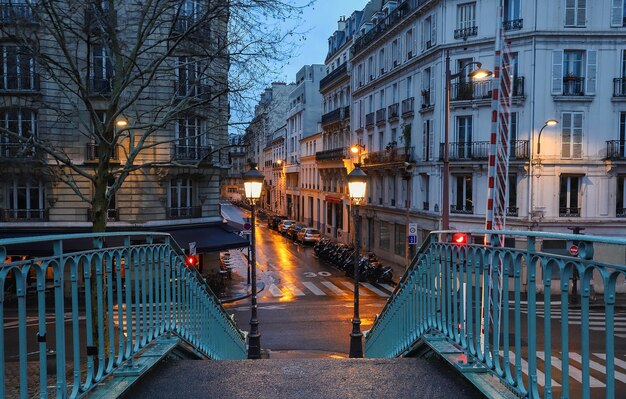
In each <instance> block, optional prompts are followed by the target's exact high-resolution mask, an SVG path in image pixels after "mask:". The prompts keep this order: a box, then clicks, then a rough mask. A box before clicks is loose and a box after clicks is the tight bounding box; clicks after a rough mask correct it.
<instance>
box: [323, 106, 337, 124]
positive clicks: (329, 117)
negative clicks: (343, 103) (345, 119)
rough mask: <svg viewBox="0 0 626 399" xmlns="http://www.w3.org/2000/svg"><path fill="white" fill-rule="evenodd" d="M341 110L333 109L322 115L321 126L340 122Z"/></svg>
mask: <svg viewBox="0 0 626 399" xmlns="http://www.w3.org/2000/svg"><path fill="white" fill-rule="evenodd" d="M341 111H342V108H337V109H334V110H332V111H330V112H327V113H325V114H324V115H322V126H324V125H328V124H330V123H334V122H339V121H341Z"/></svg>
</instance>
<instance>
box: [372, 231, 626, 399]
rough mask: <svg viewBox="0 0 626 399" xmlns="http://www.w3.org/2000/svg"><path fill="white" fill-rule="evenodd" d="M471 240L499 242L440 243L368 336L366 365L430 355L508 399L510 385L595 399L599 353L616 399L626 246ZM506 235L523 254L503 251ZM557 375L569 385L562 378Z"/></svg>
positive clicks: (421, 259)
mask: <svg viewBox="0 0 626 399" xmlns="http://www.w3.org/2000/svg"><path fill="white" fill-rule="evenodd" d="M462 233H465V234H467V236H468V238H469V237H471V235H473V236H474V237H475V238H480V239H479V240H476V241H480V242H482V241H483V240H482V238H483V237H485V235H489V234H490V235H491V238H492V240H491V241H490V242H491V245H489V246H488V245H483V244H471V243H469V242H471V241H472V240H465V242H466V244H462V245H459V244H455V243H453V242H452V236H453V235H454V234H459V231H438V232H433V233H431V234H430V235H429V236H428V237H427V238H426V240H425V241H424V243H423V245H422V246H421V247H420V249H419V251H418V253H417V255H416V256H415V258H414V259H413V261H412V262H411V265H410V266H409V268H408V270H407V272H406V273H405V274H404V276H403V277H402V279H401V280H400V282H399V284H398V285H397V286H396V289H395V291H394V293H393V294H392V296H391V297H390V299H389V301H388V302H387V304H386V305H385V307H384V309H383V311H382V312H381V313H380V315H379V316H378V317H377V318H376V320H375V322H374V324H373V326H372V328H371V330H370V331H369V332H368V333H367V335H366V340H365V353H366V356H367V357H369V358H381V357H399V356H405V355H410V354H411V353H420V351H422V350H424V349H428V348H430V349H431V350H433V351H435V352H437V353H439V354H440V355H441V356H442V357H443V358H444V359H447V360H448V361H450V362H451V363H453V364H454V365H455V367H456V368H457V369H458V370H459V371H461V373H463V374H464V375H465V377H466V378H468V379H469V380H470V381H472V382H473V383H475V384H476V385H477V386H483V387H484V386H485V385H484V384H487V383H488V384H490V385H491V386H492V387H493V386H494V385H493V384H494V382H495V383H496V384H499V385H500V386H499V390H500V391H501V392H502V391H504V392H506V391H507V389H506V388H504V387H503V386H502V385H504V386H506V387H507V388H508V389H509V390H510V391H512V393H513V394H515V395H517V396H519V397H532V398H539V397H545V398H551V397H552V394H553V390H554V389H558V390H559V391H560V397H564V398H566V397H582V398H589V397H590V389H591V385H592V384H593V383H594V382H595V381H597V380H596V379H595V378H594V377H593V376H592V375H591V373H590V368H593V367H594V366H593V362H590V353H591V350H593V352H594V355H598V356H600V357H601V358H602V359H603V360H605V365H603V366H602V367H604V370H605V371H606V372H605V374H604V377H605V378H604V379H603V380H602V387H603V389H604V391H603V394H602V397H606V398H615V397H616V392H615V379H616V375H615V374H616V370H615V363H616V361H615V349H616V342H615V341H616V336H615V334H616V329H615V320H614V319H615V310H616V293H617V289H618V285H619V286H621V285H622V284H623V281H624V277H625V275H626V266H625V265H624V264H623V259H624V257H623V256H622V257H621V259H622V262H620V261H619V259H620V257H619V256H618V257H616V256H615V254H618V253H619V254H623V253H624V252H625V251H626V239H616V238H610V237H597V236H587V235H573V234H557V233H544V232H523V231H486V230H476V231H470V232H462ZM496 234H500V235H501V236H502V237H503V238H504V239H505V240H504V241H505V242H506V241H511V240H514V241H515V242H516V248H510V247H501V246H499V240H498V237H497V236H496ZM544 240H546V241H547V240H549V241H552V242H554V241H555V240H558V241H561V242H563V243H564V244H565V246H566V247H567V246H569V247H570V251H569V253H573V254H574V255H570V254H569V253H567V251H564V253H563V254H554V253H548V252H543V251H542V249H541V248H542V245H541V242H542V241H544ZM522 242H523V243H525V245H524V246H523V247H520V246H521V243H522ZM573 243H576V244H577V247H576V251H572V244H573ZM616 262H617V263H616ZM490 274H491V275H490ZM499 281H501V282H502V283H501V284H500V283H498V282H499ZM574 287H577V288H574ZM596 295H598V297H597V299H596V302H595V303H596V304H595V307H594V312H595V316H593V320H595V321H594V324H593V326H594V327H593V328H595V329H597V331H598V332H596V333H593V337H592V336H591V335H592V333H591V332H590V302H592V301H593V300H594V296H596ZM574 302H576V305H573V304H572V303H574ZM618 304H619V302H618ZM598 312H599V313H600V314H598ZM572 314H574V315H580V316H579V317H580V322H579V323H580V328H579V331H576V330H575V329H574V328H575V326H574V327H573V325H572V324H570V323H569V322H568V320H569V317H570V316H571V315H572ZM482 315H484V317H483V316H482ZM572 317H574V316H572ZM598 320H601V324H602V325H601V326H598V325H597V321H598ZM591 344H593V345H594V349H591V348H590V346H591ZM538 359H540V360H541V362H539V361H538ZM553 366H554V367H556V368H558V369H560V370H561V372H560V375H555V374H553V373H552V367H553ZM596 368H597V366H596ZM579 369H581V370H579ZM574 373H575V374H574ZM573 375H576V379H572V378H570V376H573ZM559 385H560V386H559ZM604 385H606V387H605V388H604ZM596 386H597V385H596ZM496 389H498V388H496ZM572 391H573V392H572ZM495 392H496V390H493V391H492V393H495Z"/></svg>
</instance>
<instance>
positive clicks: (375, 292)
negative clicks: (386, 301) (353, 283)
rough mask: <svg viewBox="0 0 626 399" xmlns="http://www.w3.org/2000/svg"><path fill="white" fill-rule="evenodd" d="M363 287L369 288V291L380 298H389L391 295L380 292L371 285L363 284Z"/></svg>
mask: <svg viewBox="0 0 626 399" xmlns="http://www.w3.org/2000/svg"><path fill="white" fill-rule="evenodd" d="M361 285H362V286H364V287H365V288H367V289H368V290H370V291H372V292H373V293H374V294H376V295H378V296H383V297H388V296H389V294H387V293H386V292H383V291H381V290H379V289H378V288H376V287H374V286H373V285H372V284H370V283H361Z"/></svg>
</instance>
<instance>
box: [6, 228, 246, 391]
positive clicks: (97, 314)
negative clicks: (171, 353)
mask: <svg viewBox="0 0 626 399" xmlns="http://www.w3.org/2000/svg"><path fill="white" fill-rule="evenodd" d="M0 289H1V291H0V299H1V301H2V302H1V304H0V322H1V323H2V325H3V329H2V330H0V397H17V396H19V397H21V398H27V397H33V396H40V397H42V398H45V397H48V396H56V397H63V398H65V397H80V396H82V395H83V394H84V393H85V392H87V391H89V390H90V389H92V388H93V387H94V386H95V385H96V384H97V383H98V382H100V381H102V380H103V379H104V378H106V377H107V376H108V375H110V374H111V373H113V372H114V371H116V370H117V369H120V368H121V367H122V366H123V365H125V366H127V365H128V364H129V362H132V357H133V355H135V354H137V352H140V351H142V350H144V349H145V348H146V346H147V345H148V344H150V343H152V342H153V341H156V339H157V338H160V337H164V336H171V335H176V336H178V337H180V338H181V339H183V340H185V341H187V342H188V343H189V344H191V346H193V347H194V349H195V350H196V351H198V352H200V353H202V354H204V355H205V356H207V357H209V358H211V359H242V358H245V357H246V348H245V340H244V335H243V333H242V332H241V331H240V330H239V329H238V328H237V326H236V324H235V323H234V320H233V319H232V318H231V317H230V316H229V315H228V314H227V313H226V312H225V311H224V309H223V308H222V307H221V305H220V303H219V300H218V299H217V298H216V296H215V295H214V294H213V293H212V292H211V290H210V288H209V287H208V286H207V284H206V282H205V281H204V280H203V279H202V277H201V276H200V275H199V273H198V272H197V271H196V270H195V269H193V268H188V267H187V266H186V265H185V262H184V252H183V251H182V249H181V248H180V247H179V246H178V245H177V244H176V242H175V241H174V240H173V239H172V238H171V237H170V236H169V235H168V234H163V233H132V234H131V233H99V234H74V235H59V236H45V237H25V238H17V239H5V240H0ZM50 386H52V387H54V389H53V390H54V393H52V392H50V390H49V389H48V387H50Z"/></svg>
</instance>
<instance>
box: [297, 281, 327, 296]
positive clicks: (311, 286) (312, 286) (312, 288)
mask: <svg viewBox="0 0 626 399" xmlns="http://www.w3.org/2000/svg"><path fill="white" fill-rule="evenodd" d="M302 285H304V286H305V287H306V288H308V289H309V290H310V291H311V292H312V293H314V294H315V295H326V294H325V293H324V291H322V290H320V289H319V288H317V286H316V285H315V284H313V283H311V282H310V281H305V282H303V283H302Z"/></svg>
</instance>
